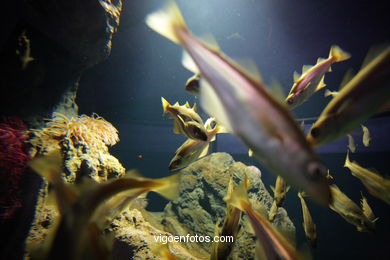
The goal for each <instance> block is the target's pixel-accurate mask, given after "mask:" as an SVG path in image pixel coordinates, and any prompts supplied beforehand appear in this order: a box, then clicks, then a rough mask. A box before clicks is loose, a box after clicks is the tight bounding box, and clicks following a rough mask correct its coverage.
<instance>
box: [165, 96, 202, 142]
mask: <svg viewBox="0 0 390 260" xmlns="http://www.w3.org/2000/svg"><path fill="white" fill-rule="evenodd" d="M161 101H162V106H163V110H164V114H165V113H169V114H170V116H171V117H172V118H173V120H174V127H173V132H174V133H176V134H183V135H185V136H186V137H188V138H191V139H196V140H202V141H207V132H206V129H205V128H204V126H203V120H202V118H201V117H200V116H199V115H198V113H197V112H196V105H194V106H193V107H192V108H191V107H190V105H189V104H188V102H187V103H185V104H184V105H182V106H180V105H179V103H178V102H176V104H174V105H171V104H169V102H168V101H167V100H165V98H163V97H161Z"/></svg>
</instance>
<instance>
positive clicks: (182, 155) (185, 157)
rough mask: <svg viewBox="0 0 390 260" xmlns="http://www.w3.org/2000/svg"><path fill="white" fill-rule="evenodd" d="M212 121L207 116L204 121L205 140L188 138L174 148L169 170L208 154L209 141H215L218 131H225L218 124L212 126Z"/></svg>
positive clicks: (183, 166)
mask: <svg viewBox="0 0 390 260" xmlns="http://www.w3.org/2000/svg"><path fill="white" fill-rule="evenodd" d="M214 121H215V119H214V118H209V119H208V120H207V121H206V123H205V128H206V131H207V141H201V140H195V139H190V138H189V139H187V140H186V141H185V142H184V143H183V144H182V145H181V146H180V147H179V148H178V149H177V150H176V153H175V157H173V159H172V160H171V162H170V163H169V169H170V170H171V171H174V170H179V169H183V168H185V167H187V166H188V165H190V164H191V163H193V162H195V161H196V160H198V159H200V158H202V157H204V156H206V155H207V154H208V152H209V146H210V143H211V142H213V141H215V138H216V137H215V136H216V135H217V134H218V133H225V131H224V129H223V128H222V127H221V126H220V125H218V124H216V125H215V126H214V128H212V124H213V122H214Z"/></svg>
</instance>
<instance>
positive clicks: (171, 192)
mask: <svg viewBox="0 0 390 260" xmlns="http://www.w3.org/2000/svg"><path fill="white" fill-rule="evenodd" d="M180 178H181V174H180V173H176V174H173V175H170V176H168V177H164V178H161V179H159V180H158V181H159V182H160V183H162V185H161V186H159V187H158V188H156V189H154V190H153V191H154V192H157V193H158V194H160V195H161V196H163V197H164V198H166V199H168V200H175V199H177V198H178V197H179V192H180Z"/></svg>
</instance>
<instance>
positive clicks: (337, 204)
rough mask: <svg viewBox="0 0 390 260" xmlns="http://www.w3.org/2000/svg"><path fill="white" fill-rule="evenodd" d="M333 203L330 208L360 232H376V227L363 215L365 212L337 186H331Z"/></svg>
mask: <svg viewBox="0 0 390 260" xmlns="http://www.w3.org/2000/svg"><path fill="white" fill-rule="evenodd" d="M330 190H331V191H332V197H333V201H332V203H331V204H329V208H330V209H331V210H333V211H335V212H336V213H338V214H339V215H340V216H341V217H342V218H344V219H345V220H346V221H347V222H349V223H351V224H352V225H354V226H356V229H357V230H358V231H359V232H367V231H374V229H375V226H374V223H372V222H371V221H370V220H369V219H368V218H367V217H366V216H365V215H364V213H363V210H362V209H361V208H360V207H359V206H358V205H356V203H355V202H353V201H352V200H351V199H350V198H348V197H347V195H345V194H344V193H342V192H341V191H340V189H339V188H338V187H337V186H336V185H331V186H330Z"/></svg>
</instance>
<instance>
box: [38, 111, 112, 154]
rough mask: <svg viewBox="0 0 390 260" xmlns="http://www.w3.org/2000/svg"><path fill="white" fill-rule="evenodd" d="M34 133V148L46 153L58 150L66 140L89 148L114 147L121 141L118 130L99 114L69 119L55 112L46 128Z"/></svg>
mask: <svg viewBox="0 0 390 260" xmlns="http://www.w3.org/2000/svg"><path fill="white" fill-rule="evenodd" d="M33 133H34V134H35V137H34V138H33V139H32V141H31V142H32V144H33V146H34V147H36V148H40V149H44V150H46V151H50V150H52V149H58V145H59V141H61V140H64V139H68V140H71V141H72V142H73V143H76V144H77V143H85V144H88V145H89V146H104V145H106V146H112V145H114V144H116V143H117V142H118V141H119V136H118V130H117V129H116V128H115V127H114V126H113V125H112V124H111V123H109V122H107V121H106V120H104V119H103V118H102V117H100V116H98V115H97V114H92V116H91V117H89V116H87V115H81V116H78V117H71V118H68V117H67V116H65V115H63V114H60V113H56V112H55V113H53V117H52V119H50V121H49V122H47V123H46V127H45V128H43V129H40V130H33Z"/></svg>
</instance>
